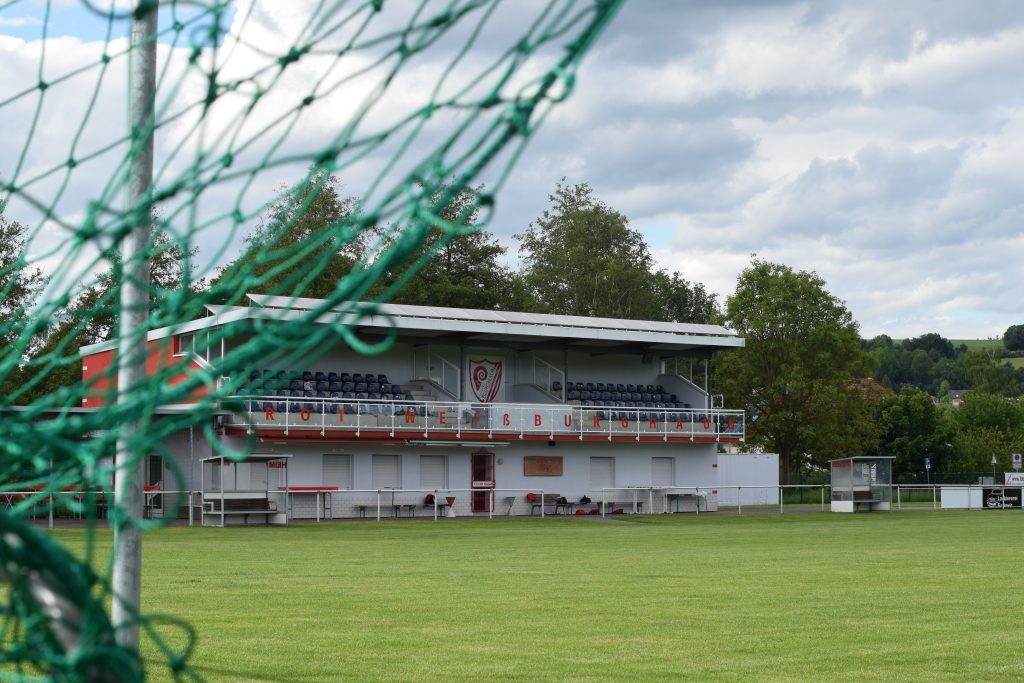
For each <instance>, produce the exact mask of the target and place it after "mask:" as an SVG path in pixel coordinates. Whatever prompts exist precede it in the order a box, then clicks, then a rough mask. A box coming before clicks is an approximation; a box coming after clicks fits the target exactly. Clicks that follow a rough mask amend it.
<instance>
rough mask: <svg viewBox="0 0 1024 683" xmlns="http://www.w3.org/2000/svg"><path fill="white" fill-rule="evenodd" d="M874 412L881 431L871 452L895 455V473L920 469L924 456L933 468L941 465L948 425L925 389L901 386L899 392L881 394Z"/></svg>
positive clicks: (949, 436) (946, 451) (948, 437)
mask: <svg viewBox="0 0 1024 683" xmlns="http://www.w3.org/2000/svg"><path fill="white" fill-rule="evenodd" d="M875 414H876V420H877V422H878V425H879V428H880V430H881V434H880V436H879V443H878V446H877V448H876V449H874V452H875V453H877V454H878V455H892V456H895V458H896V460H895V461H894V466H893V469H894V472H895V473H897V474H904V473H913V474H918V473H921V472H923V471H924V458H926V457H928V458H931V459H932V462H933V463H934V465H935V467H936V469H940V470H941V469H943V468H944V466H945V464H946V459H947V458H948V455H949V450H950V449H949V446H948V445H947V444H948V443H949V442H950V440H951V439H952V429H951V425H950V423H949V422H948V421H946V420H944V419H943V417H942V414H941V413H940V412H939V410H938V408H937V407H936V406H935V403H933V402H932V398H931V396H929V395H928V394H927V393H926V392H924V391H921V390H920V389H917V388H914V387H907V388H904V389H903V390H902V391H901V392H900V393H899V394H892V395H890V396H887V397H885V398H883V399H882V400H881V401H880V402H879V404H878V406H877V408H876V412H875Z"/></svg>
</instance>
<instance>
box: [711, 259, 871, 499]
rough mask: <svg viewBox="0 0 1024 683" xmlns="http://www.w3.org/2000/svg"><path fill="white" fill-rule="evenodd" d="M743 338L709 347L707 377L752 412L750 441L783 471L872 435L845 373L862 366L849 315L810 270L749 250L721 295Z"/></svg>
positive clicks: (863, 371) (853, 447) (857, 445)
mask: <svg viewBox="0 0 1024 683" xmlns="http://www.w3.org/2000/svg"><path fill="white" fill-rule="evenodd" d="M725 319H726V322H727V324H729V325H730V326H731V327H732V328H733V329H734V330H736V332H737V333H738V334H739V335H740V336H741V337H743V338H744V339H745V340H746V345H745V347H744V348H742V349H739V350H737V351H731V352H722V353H719V354H717V356H716V372H715V386H716V388H717V390H719V391H721V392H722V393H723V394H724V395H725V397H726V403H727V404H732V405H741V406H746V408H747V410H748V411H749V412H750V413H751V418H752V419H751V421H749V422H748V441H749V442H751V443H753V444H757V445H760V446H763V447H764V448H766V449H768V450H772V451H775V452H777V453H778V454H779V460H780V465H781V468H782V480H783V482H784V483H787V484H788V483H791V482H792V481H793V479H794V477H795V475H796V473H797V470H798V468H799V467H800V466H801V465H804V464H808V463H812V464H816V465H821V464H822V463H823V462H824V461H825V460H828V459H829V458H831V457H836V456H840V455H850V454H859V453H862V452H863V451H864V450H865V449H866V448H868V447H870V446H871V445H873V443H874V441H875V438H876V434H875V432H876V427H875V426H874V425H873V424H872V421H871V419H870V403H869V401H868V399H867V397H866V396H865V394H864V392H862V391H860V389H859V385H857V384H856V383H855V382H853V381H852V380H853V379H854V378H861V377H864V376H866V375H867V373H868V372H869V371H870V369H871V367H870V362H871V358H870V356H869V355H868V354H866V353H865V352H863V351H862V350H861V349H860V339H859V335H858V327H857V323H856V322H855V321H854V319H853V316H852V315H851V314H850V312H849V310H847V308H846V306H845V305H844V304H843V302H842V301H840V300H839V299H837V298H836V297H835V296H833V295H832V294H830V293H829V292H828V291H826V289H825V282H824V280H822V279H821V277H819V276H818V275H817V274H816V273H813V272H806V271H794V270H793V269H791V268H789V267H787V266H784V265H779V264H774V263H768V262H766V261H761V260H758V259H756V258H755V259H754V260H753V261H752V262H751V265H750V266H749V267H748V268H746V269H745V270H744V271H743V272H742V273H740V276H739V279H738V281H737V284H736V291H735V292H734V293H733V295H732V296H730V297H729V298H728V299H727V301H726V307H725Z"/></svg>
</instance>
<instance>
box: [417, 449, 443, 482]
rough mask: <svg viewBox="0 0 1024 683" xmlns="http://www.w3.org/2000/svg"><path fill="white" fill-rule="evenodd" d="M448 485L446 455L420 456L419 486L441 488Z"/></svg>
mask: <svg viewBox="0 0 1024 683" xmlns="http://www.w3.org/2000/svg"><path fill="white" fill-rule="evenodd" d="M446 486H448V456H446V455H421V456H420V488H423V489H443V488H445V487H446Z"/></svg>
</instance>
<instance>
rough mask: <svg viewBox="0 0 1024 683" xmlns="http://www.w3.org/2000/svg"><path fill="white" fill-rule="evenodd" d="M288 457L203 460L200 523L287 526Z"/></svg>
mask: <svg viewBox="0 0 1024 683" xmlns="http://www.w3.org/2000/svg"><path fill="white" fill-rule="evenodd" d="M290 457H291V456H290V455H281V454H272V455H271V454H255V453H254V454H251V455H249V456H248V457H246V458H245V460H240V461H239V460H232V459H230V458H226V457H224V456H222V455H216V456H213V457H209V458H203V471H202V484H201V486H202V501H203V508H202V512H201V520H202V524H203V525H204V526H206V525H210V526H227V525H229V524H243V525H244V524H250V523H262V524H267V525H270V524H288V514H287V510H288V505H287V493H288V458H290ZM275 484H280V485H278V486H275Z"/></svg>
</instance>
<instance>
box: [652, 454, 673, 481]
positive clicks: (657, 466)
mask: <svg viewBox="0 0 1024 683" xmlns="http://www.w3.org/2000/svg"><path fill="white" fill-rule="evenodd" d="M674 465H675V458H651V485H652V486H672V485H673V484H675V478H674V477H673V476H672V475H673V469H674V467H673V466H674Z"/></svg>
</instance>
